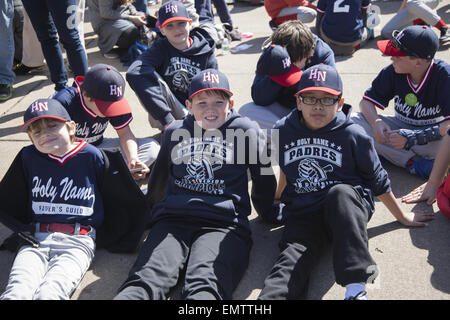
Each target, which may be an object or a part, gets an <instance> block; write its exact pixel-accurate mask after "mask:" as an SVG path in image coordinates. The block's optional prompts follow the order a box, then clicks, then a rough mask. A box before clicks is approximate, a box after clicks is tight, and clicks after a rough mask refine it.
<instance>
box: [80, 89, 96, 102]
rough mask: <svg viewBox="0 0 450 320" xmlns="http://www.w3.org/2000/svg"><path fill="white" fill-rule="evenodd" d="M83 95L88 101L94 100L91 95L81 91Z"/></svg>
mask: <svg viewBox="0 0 450 320" xmlns="http://www.w3.org/2000/svg"><path fill="white" fill-rule="evenodd" d="M81 95H82V96H83V99H84V100H87V101H94V100H93V99H92V98H91V97H89V96H88V95H87V94H86V93H85V92H84V91H81Z"/></svg>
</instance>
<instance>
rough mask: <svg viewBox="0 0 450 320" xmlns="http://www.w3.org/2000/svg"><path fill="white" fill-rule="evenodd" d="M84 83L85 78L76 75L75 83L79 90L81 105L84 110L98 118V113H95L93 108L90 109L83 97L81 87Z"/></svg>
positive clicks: (76, 88)
mask: <svg viewBox="0 0 450 320" xmlns="http://www.w3.org/2000/svg"><path fill="white" fill-rule="evenodd" d="M83 79H84V78H83ZM82 83H83V80H82V79H81V77H79V76H78V77H76V79H75V85H76V87H75V90H76V91H77V94H78V98H79V99H80V103H81V106H82V107H83V109H84V111H86V112H87V113H88V114H89V115H90V116H91V117H92V118H97V115H96V114H95V112H94V111H92V110H91V109H89V108H88V107H87V106H86V103H85V102H84V98H83V95H82V94H81V87H80V85H81V84H82Z"/></svg>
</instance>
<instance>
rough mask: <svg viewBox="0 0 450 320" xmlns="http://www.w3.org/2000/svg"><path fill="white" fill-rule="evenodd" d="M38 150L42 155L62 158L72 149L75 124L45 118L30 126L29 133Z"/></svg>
mask: <svg viewBox="0 0 450 320" xmlns="http://www.w3.org/2000/svg"><path fill="white" fill-rule="evenodd" d="M27 133H28V135H29V137H30V139H31V141H32V142H33V144H34V146H35V147H36V149H38V150H39V151H40V152H42V153H47V154H53V155H57V156H61V155H63V154H65V153H66V152H67V151H69V150H70V149H71V147H72V144H73V141H74V139H75V138H74V137H75V122H73V121H68V122H64V121H61V120H56V119H51V118H44V119H39V120H36V121H34V122H33V123H32V124H30V126H29V128H28V131H27Z"/></svg>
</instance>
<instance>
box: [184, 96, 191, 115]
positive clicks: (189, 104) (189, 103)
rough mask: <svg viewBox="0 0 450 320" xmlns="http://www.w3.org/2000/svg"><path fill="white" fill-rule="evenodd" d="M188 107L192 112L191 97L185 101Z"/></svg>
mask: <svg viewBox="0 0 450 320" xmlns="http://www.w3.org/2000/svg"><path fill="white" fill-rule="evenodd" d="M185 104H186V107H187V108H188V110H189V112H190V113H192V112H191V111H192V104H191V101H189V99H186V101H185Z"/></svg>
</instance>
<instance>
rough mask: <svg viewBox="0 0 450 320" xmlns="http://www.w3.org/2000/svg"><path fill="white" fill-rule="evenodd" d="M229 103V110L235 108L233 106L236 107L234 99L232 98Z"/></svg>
mask: <svg viewBox="0 0 450 320" xmlns="http://www.w3.org/2000/svg"><path fill="white" fill-rule="evenodd" d="M228 105H229V108H228V110H231V109H233V107H234V100H233V99H231V98H230V103H229V104H228Z"/></svg>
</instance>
